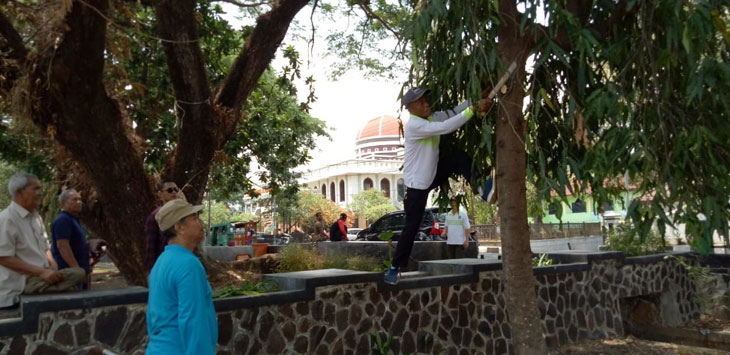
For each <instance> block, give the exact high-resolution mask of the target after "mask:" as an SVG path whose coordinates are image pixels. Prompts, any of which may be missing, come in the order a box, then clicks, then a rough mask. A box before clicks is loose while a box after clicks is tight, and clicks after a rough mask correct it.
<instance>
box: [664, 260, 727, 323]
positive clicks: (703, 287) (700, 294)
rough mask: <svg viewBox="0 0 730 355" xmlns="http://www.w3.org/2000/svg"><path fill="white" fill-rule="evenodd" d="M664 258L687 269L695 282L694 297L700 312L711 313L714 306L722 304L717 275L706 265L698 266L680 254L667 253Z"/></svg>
mask: <svg viewBox="0 0 730 355" xmlns="http://www.w3.org/2000/svg"><path fill="white" fill-rule="evenodd" d="M664 259H665V260H674V261H676V262H677V263H679V264H681V265H682V266H683V267H684V268H685V270H687V273H688V274H689V277H690V278H691V279H692V282H693V283H694V284H695V293H694V294H695V298H694V299H695V301H696V302H697V303H698V304H699V306H700V313H702V314H712V312H713V310H715V309H716V306H720V305H721V304H722V294H723V292H717V291H718V290H717V283H718V277H717V276H716V275H713V274H711V273H710V269H709V268H708V267H705V266H700V265H698V264H697V263H696V262H692V261H690V260H688V259H686V258H684V257H681V256H680V257H676V256H674V255H667V256H665V257H664Z"/></svg>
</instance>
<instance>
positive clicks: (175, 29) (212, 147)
mask: <svg viewBox="0 0 730 355" xmlns="http://www.w3.org/2000/svg"><path fill="white" fill-rule="evenodd" d="M195 7H196V1H194V0H160V1H157V4H156V6H155V8H156V12H157V20H158V28H159V35H160V37H161V38H164V39H165V40H166V41H164V42H163V43H162V46H163V48H164V49H165V57H166V60H167V67H168V70H169V71H170V78H171V79H172V86H173V89H174V90H175V99H176V102H175V110H176V112H177V117H178V121H177V130H178V135H177V136H178V140H177V143H178V144H177V147H176V148H175V151H174V153H173V157H172V159H171V160H170V161H169V162H168V164H167V166H166V167H165V169H164V171H163V174H165V175H166V176H167V177H171V178H173V179H174V180H175V181H176V182H177V183H178V184H180V185H181V186H183V189H184V191H185V195H186V196H187V198H188V199H189V200H190V201H191V202H198V201H200V199H201V198H202V196H203V188H204V187H205V182H206V179H207V177H208V167H209V165H210V162H211V160H212V159H213V153H214V152H215V151H216V149H217V148H218V146H219V145H220V138H219V134H218V133H217V132H219V130H220V126H221V122H220V119H219V117H218V116H216V115H215V114H214V111H213V109H212V105H211V97H210V96H211V92H210V84H209V83H208V78H207V77H206V75H205V59H204V58H203V52H202V51H201V49H200V42H199V38H198V26H197V22H196V19H195Z"/></svg>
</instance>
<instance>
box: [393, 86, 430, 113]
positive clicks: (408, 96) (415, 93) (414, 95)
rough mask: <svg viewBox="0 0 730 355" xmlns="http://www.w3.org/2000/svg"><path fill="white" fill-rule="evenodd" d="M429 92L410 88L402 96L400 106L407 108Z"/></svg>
mask: <svg viewBox="0 0 730 355" xmlns="http://www.w3.org/2000/svg"><path fill="white" fill-rule="evenodd" d="M428 92H429V90H423V89H421V88H419V87H412V88H410V89H408V91H406V93H405V94H403V98H402V99H401V100H400V104H401V105H403V107H406V108H407V107H408V105H409V104H410V103H411V102H413V101H416V100H418V99H420V98H421V96H423V95H425V94H428Z"/></svg>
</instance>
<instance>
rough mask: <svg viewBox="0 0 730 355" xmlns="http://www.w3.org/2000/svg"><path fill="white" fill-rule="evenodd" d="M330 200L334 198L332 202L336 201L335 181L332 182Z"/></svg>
mask: <svg viewBox="0 0 730 355" xmlns="http://www.w3.org/2000/svg"><path fill="white" fill-rule="evenodd" d="M330 200H332V202H335V183H334V182H331V183H330Z"/></svg>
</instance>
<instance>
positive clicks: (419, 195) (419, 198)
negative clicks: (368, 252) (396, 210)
mask: <svg viewBox="0 0 730 355" xmlns="http://www.w3.org/2000/svg"><path fill="white" fill-rule="evenodd" d="M453 174H459V175H461V176H463V177H464V178H466V181H471V174H472V171H471V158H470V157H469V156H468V155H467V154H466V153H465V152H461V151H459V152H454V153H452V154H449V155H447V156H445V157H441V158H440V159H439V162H438V166H437V167H436V176H435V177H434V178H433V182H432V183H431V186H429V187H428V188H427V189H425V190H420V189H413V188H410V187H406V197H405V200H404V201H403V205H404V209H405V212H406V225H405V227H404V228H403V231H402V232H401V235H400V239H398V245H397V246H396V248H395V255H394V256H393V264H392V265H393V266H395V267H398V268H405V267H407V266H408V260H409V259H410V257H411V250H413V241H414V240H415V239H416V234H418V230H419V227H420V226H421V220H422V219H423V212H424V210H425V209H426V202H428V201H427V200H428V193H429V192H430V191H431V190H433V189H434V188H436V187H438V186H441V184H443V183H444V182H445V181H447V180H448V178H449V177H450V176H451V175H453ZM429 227H430V226H429Z"/></svg>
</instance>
